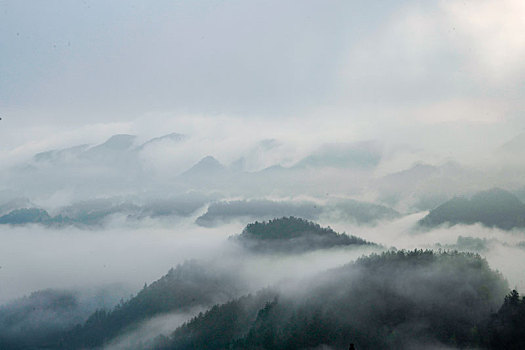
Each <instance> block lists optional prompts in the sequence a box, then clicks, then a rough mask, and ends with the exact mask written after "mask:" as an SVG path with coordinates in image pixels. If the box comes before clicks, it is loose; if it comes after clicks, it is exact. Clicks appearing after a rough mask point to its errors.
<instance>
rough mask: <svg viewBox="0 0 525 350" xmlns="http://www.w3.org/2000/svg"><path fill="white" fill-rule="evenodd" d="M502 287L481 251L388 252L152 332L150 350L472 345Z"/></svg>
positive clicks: (504, 286)
mask: <svg viewBox="0 0 525 350" xmlns="http://www.w3.org/2000/svg"><path fill="white" fill-rule="evenodd" d="M507 291H508V287H507V284H506V282H505V281H504V279H503V278H502V276H501V275H500V274H499V273H497V272H494V271H492V270H490V268H489V267H488V264H487V262H486V261H485V260H484V259H482V258H481V257H480V256H479V255H474V254H467V253H457V252H450V253H447V252H446V253H434V252H432V251H421V250H416V251H410V252H403V251H400V252H387V253H384V254H382V255H372V256H370V257H366V258H362V259H359V260H358V261H357V262H356V263H353V264H349V265H346V266H344V267H341V268H338V269H334V270H330V271H327V272H325V273H324V274H322V275H320V276H317V277H316V278H314V279H313V280H311V281H304V282H302V283H300V285H298V286H297V289H296V290H295V291H294V292H290V291H287V292H281V293H279V292H275V293H270V292H264V293H260V294H256V295H254V296H246V297H243V298H240V299H237V300H235V301H231V302H228V303H226V304H222V305H217V306H214V307H213V308H211V309H210V310H209V311H207V312H206V313H204V314H201V315H199V316H198V317H196V318H194V319H192V320H191V321H189V322H188V323H186V324H184V325H183V326H181V327H180V328H178V329H177V330H176V331H175V332H174V333H173V334H172V335H170V336H169V337H164V336H162V337H159V338H158V339H157V343H156V345H155V346H154V348H155V349H158V350H160V349H162V350H167V349H178V350H184V349H310V348H312V349H313V348H318V347H321V346H323V345H326V346H330V347H333V348H337V349H339V348H341V349H343V348H347V347H348V344H350V343H354V344H356V348H357V349H405V348H408V347H412V348H420V349H421V348H427V347H430V346H437V345H448V346H454V347H469V346H470V347H477V346H478V345H481V344H482V342H483V341H484V340H483V339H482V337H481V335H480V334H479V332H478V327H482V325H483V324H486V320H487V319H488V318H489V316H490V314H491V313H492V312H494V311H496V310H497V309H498V308H499V305H500V303H501V301H502V300H503V297H504V295H505V294H506V293H507Z"/></svg>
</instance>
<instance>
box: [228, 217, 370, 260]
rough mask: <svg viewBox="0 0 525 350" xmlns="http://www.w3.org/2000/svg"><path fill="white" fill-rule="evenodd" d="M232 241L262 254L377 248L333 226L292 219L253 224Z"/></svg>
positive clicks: (284, 218)
mask: <svg viewBox="0 0 525 350" xmlns="http://www.w3.org/2000/svg"><path fill="white" fill-rule="evenodd" d="M232 240H233V241H235V242H237V243H239V244H241V245H242V246H243V247H244V248H247V249H249V250H252V251H258V252H263V253H268V252H287V253H290V252H303V251H308V250H316V249H326V248H333V247H338V246H339V247H341V246H352V245H355V246H357V245H374V244H373V243H371V242H368V241H366V240H364V239H362V238H359V237H356V236H353V235H347V234H346V233H342V234H339V233H337V232H335V231H334V230H332V229H331V228H330V227H321V226H320V225H319V224H316V223H314V222H311V221H308V220H305V219H301V218H296V217H293V216H290V217H283V218H279V219H273V220H269V221H262V222H258V221H256V222H254V223H252V224H249V225H247V226H246V228H245V229H244V230H243V232H242V233H241V234H240V235H238V236H235V237H232Z"/></svg>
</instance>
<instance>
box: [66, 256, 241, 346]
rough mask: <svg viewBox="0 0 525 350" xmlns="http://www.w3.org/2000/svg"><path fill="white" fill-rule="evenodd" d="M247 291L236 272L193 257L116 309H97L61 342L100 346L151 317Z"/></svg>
mask: <svg viewBox="0 0 525 350" xmlns="http://www.w3.org/2000/svg"><path fill="white" fill-rule="evenodd" d="M244 291H245V290H244V289H243V288H242V287H241V283H240V281H239V280H238V279H237V278H236V277H235V276H234V274H233V273H225V272H224V271H220V270H218V269H214V268H212V267H208V266H204V265H201V264H199V263H197V262H194V261H189V262H186V263H184V264H182V265H179V266H177V267H176V268H175V269H171V270H170V271H169V272H168V274H166V275H165V276H163V277H162V278H160V279H159V280H157V281H156V282H153V283H152V284H151V285H149V286H144V288H143V289H142V290H141V291H140V292H139V293H138V294H137V295H136V296H135V297H133V298H131V299H129V300H128V301H126V302H121V303H120V304H119V305H118V306H117V307H115V308H114V309H113V310H111V311H106V310H99V311H97V312H95V313H94V314H92V315H91V316H90V317H89V318H88V320H87V321H86V322H85V323H84V324H83V325H78V326H77V327H75V328H74V329H73V330H71V331H70V332H67V333H66V334H65V335H64V336H63V338H62V340H61V341H60V344H61V346H62V348H65V349H78V348H93V347H100V346H102V345H104V344H105V343H106V342H107V341H109V340H111V339H113V338H114V337H116V336H118V335H119V334H121V333H122V332H124V331H130V330H133V328H134V327H136V326H138V325H139V324H140V322H141V321H145V320H147V319H150V318H151V317H154V316H158V315H161V314H166V313H169V312H187V311H189V310H191V308H193V307H209V306H211V305H213V304H215V303H220V302H225V301H227V300H229V299H232V298H234V297H237V296H239V295H241V294H242V293H243V292H244Z"/></svg>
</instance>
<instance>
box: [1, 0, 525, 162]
mask: <svg viewBox="0 0 525 350" xmlns="http://www.w3.org/2000/svg"><path fill="white" fill-rule="evenodd" d="M524 18H525V2H523V1H522V0H500V1H491V0H472V1H457V0H449V1H426V2H421V1H380V2H379V1H378V2H373V1H368V0H366V1H356V0H353V1H267V0H265V1H240V0H232V1H204V0H203V1H167V0H166V1H154V2H150V1H137V0H125V1H124V0H113V1H106V0H100V1H95V0H93V1H92V0H84V1H57V0H48V1H36V0H33V1H29V0H27V1H26V0H0V57H1V58H0V115H1V116H2V117H3V120H2V125H1V129H0V133H1V134H0V135H1V137H0V150H2V151H4V152H5V151H6V150H13V149H14V148H16V147H21V145H27V144H28V142H32V145H33V148H35V149H39V148H46V145H47V144H50V145H51V144H52V143H53V142H55V143H56V140H57V139H62V140H70V141H67V142H66V143H69V142H71V143H72V142H73V141H74V140H77V139H79V135H81V137H80V138H82V137H83V138H85V139H88V138H90V137H91V138H92V140H93V141H99V140H101V139H103V138H105V137H107V136H108V135H110V134H111V133H116V132H132V133H139V134H140V133H141V132H143V133H146V134H152V135H153V134H158V133H162V132H163V131H168V132H171V131H182V132H188V131H189V132H192V131H195V130H196V129H201V128H204V127H205V126H208V127H210V126H211V128H212V129H214V128H217V127H220V125H222V124H224V123H231V125H232V128H230V130H229V131H230V132H231V133H244V132H248V130H249V129H250V128H253V127H257V128H261V129H259V131H260V134H261V135H263V134H265V132H264V131H265V130H266V132H267V133H268V134H269V136H274V135H272V134H275V129H276V128H281V129H282V134H286V135H289V136H291V137H296V138H300V137H303V136H304V137H309V136H311V135H322V138H323V139H329V138H330V137H333V138H334V139H335V140H336V141H338V140H340V139H348V140H353V139H368V138H388V137H391V136H392V135H397V138H398V139H399V140H404V141H410V142H412V143H413V144H416V145H418V144H419V143H423V142H427V143H430V144H431V145H432V146H434V147H440V146H443V147H446V146H447V145H448V146H449V147H450V142H452V144H454V147H456V144H461V140H464V141H465V143H466V144H468V145H467V146H465V147H467V148H468V149H470V150H476V149H477V147H478V146H479V144H481V143H485V142H486V141H487V140H491V141H492V143H494V144H497V143H498V142H503V141H505V140H506V139H508V138H509V137H512V136H514V135H516V134H518V133H520V132H522V130H523V127H525V118H524V117H523V113H524V108H523V105H524V103H523V101H524V99H523V97H525V96H524V92H525V86H524V82H525V79H524V78H525V20H524ZM151 120H153V121H155V122H151ZM159 121H161V122H159ZM228 125H229V124H228ZM233 126H235V128H234V127H233ZM167 128H170V130H166V129H167ZM171 129H180V130H171ZM294 133H297V134H294ZM57 136H58V137H57ZM446 138H449V140H453V141H445V139H446ZM38 140H48V141H42V143H37V144H36V145H35V142H37V141H38ZM49 140H54V141H49ZM458 140H460V141H458ZM327 141H328V140H327ZM46 142H47V143H46ZM33 148H31V149H33Z"/></svg>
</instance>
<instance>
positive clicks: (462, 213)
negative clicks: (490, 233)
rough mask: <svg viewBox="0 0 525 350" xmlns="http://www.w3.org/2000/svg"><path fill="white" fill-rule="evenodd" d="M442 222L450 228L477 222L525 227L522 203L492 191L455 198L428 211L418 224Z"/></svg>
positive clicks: (494, 225)
mask: <svg viewBox="0 0 525 350" xmlns="http://www.w3.org/2000/svg"><path fill="white" fill-rule="evenodd" d="M445 223H449V224H450V225H456V224H466V225H471V224H475V223H481V224H483V225H485V226H488V227H498V228H501V229H504V230H511V229H513V228H518V227H525V204H523V203H522V202H521V201H520V200H519V199H518V198H517V197H516V196H515V195H513V194H512V193H510V192H508V191H505V190H502V189H500V188H493V189H490V190H488V191H483V192H478V193H476V194H475V195H473V196H472V198H470V199H467V198H465V197H455V198H453V199H451V200H449V201H447V202H445V203H443V204H441V205H440V206H438V207H437V208H435V209H433V210H431V211H430V213H429V214H428V215H427V216H425V217H424V218H423V219H421V220H420V221H419V224H420V225H421V226H426V227H435V226H439V225H442V224H445Z"/></svg>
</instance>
